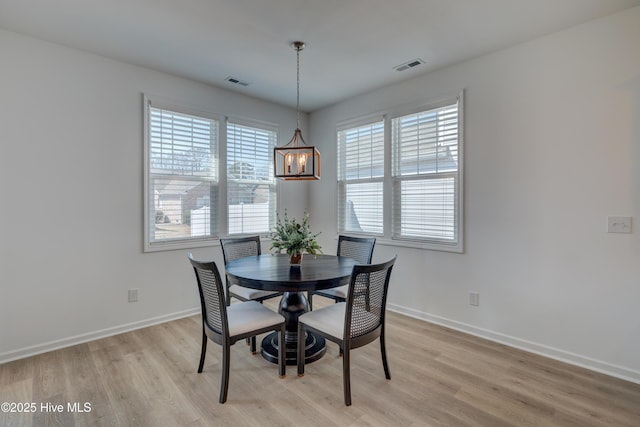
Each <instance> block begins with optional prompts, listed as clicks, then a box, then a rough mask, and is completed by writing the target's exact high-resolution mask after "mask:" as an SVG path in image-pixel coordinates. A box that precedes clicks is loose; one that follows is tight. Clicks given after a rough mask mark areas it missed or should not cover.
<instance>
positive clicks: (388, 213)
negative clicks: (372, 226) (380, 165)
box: [335, 90, 465, 253]
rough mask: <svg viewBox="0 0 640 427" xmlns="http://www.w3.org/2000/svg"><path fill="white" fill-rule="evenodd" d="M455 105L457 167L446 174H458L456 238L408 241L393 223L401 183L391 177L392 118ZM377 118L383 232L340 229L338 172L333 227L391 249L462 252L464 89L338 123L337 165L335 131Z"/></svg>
mask: <svg viewBox="0 0 640 427" xmlns="http://www.w3.org/2000/svg"><path fill="white" fill-rule="evenodd" d="M456 102H457V103H458V135H457V137H458V143H457V149H458V167H457V171H456V172H448V174H449V175H451V174H455V175H457V188H456V192H455V204H456V207H455V217H454V227H455V233H456V239H455V241H452V242H447V241H438V240H430V239H420V238H408V237H402V236H397V235H396V233H395V230H394V227H395V224H397V222H396V220H395V215H396V211H395V208H396V206H395V205H394V203H395V200H397V197H396V196H397V195H396V191H397V189H396V185H397V183H398V182H399V181H400V180H399V179H397V178H398V177H396V176H394V168H393V167H394V165H393V161H394V157H395V154H394V153H395V149H396V147H395V146H394V145H393V142H394V141H393V135H392V132H393V128H392V123H393V120H394V119H395V118H398V117H403V116H406V115H411V114H416V113H420V112H426V111H429V110H432V109H437V108H440V107H443V106H446V105H451V104H454V103H456ZM380 117H382V118H383V121H384V135H385V136H384V138H385V139H384V153H385V156H384V157H385V167H384V170H385V173H384V185H383V192H384V194H383V200H384V206H383V223H384V230H383V233H382V235H378V234H373V233H366V232H353V231H349V230H345V229H344V227H342V224H343V220H342V218H341V212H342V209H343V208H342V207H341V203H342V204H344V203H343V201H342V200H341V199H340V196H341V192H340V190H341V188H340V185H341V184H340V179H339V177H340V175H339V174H340V171H339V170H338V171H337V176H338V182H337V187H336V192H337V203H336V205H337V206H336V218H337V221H336V228H337V232H338V233H348V234H355V235H363V236H372V237H376V238H377V239H378V240H377V241H378V242H379V243H381V244H384V245H390V246H402V247H410V248H417V249H426V250H437V251H444V252H454V253H464V236H465V233H464V90H462V91H460V92H459V93H457V94H456V95H451V96H447V97H443V98H440V99H437V100H433V101H429V102H425V103H420V104H411V105H404V106H400V107H393V108H389V109H387V110H384V111H381V112H378V113H376V114H369V115H366V116H362V117H360V118H356V119H350V120H346V121H343V122H339V123H338V124H337V126H336V134H335V135H336V159H337V162H338V164H341V162H342V161H343V159H341V158H340V156H341V152H340V149H339V146H338V145H339V143H340V142H339V140H338V132H339V131H341V130H344V129H349V128H357V127H359V126H361V125H366V124H367V123H372V122H374V121H376V118H377V119H378V120H379V119H380ZM413 179H416V177H406V180H413Z"/></svg>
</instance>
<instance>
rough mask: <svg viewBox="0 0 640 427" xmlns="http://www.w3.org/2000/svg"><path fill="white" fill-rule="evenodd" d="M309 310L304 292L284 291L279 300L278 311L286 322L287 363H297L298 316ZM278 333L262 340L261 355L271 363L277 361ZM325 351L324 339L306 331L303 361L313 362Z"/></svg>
mask: <svg viewBox="0 0 640 427" xmlns="http://www.w3.org/2000/svg"><path fill="white" fill-rule="evenodd" d="M307 311H309V304H308V302H307V297H306V296H305V293H304V292H285V293H284V294H283V295H282V300H280V306H279V308H278V313H280V314H281V315H282V316H283V317H284V318H285V323H286V329H287V331H286V338H285V340H286V342H285V346H286V360H287V365H296V364H297V363H298V356H297V353H298V317H300V316H301V315H303V314H304V313H306V312H307ZM278 341H279V340H278V333H276V332H273V333H271V334H269V335H267V336H266V337H265V338H264V339H263V340H262V357H264V358H265V359H267V360H268V361H269V362H271V363H278V346H279V345H280V343H279V342H278ZM326 351H327V347H326V342H325V339H324V338H323V337H321V336H319V335H316V334H314V333H309V332H307V333H306V337H305V358H304V360H305V363H311V362H315V361H316V360H318V359H320V358H321V357H322V356H323V355H324V353H325V352H326Z"/></svg>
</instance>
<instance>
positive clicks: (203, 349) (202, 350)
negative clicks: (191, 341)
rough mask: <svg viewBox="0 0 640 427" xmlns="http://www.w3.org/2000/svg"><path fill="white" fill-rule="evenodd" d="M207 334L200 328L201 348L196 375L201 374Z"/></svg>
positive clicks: (205, 352)
mask: <svg viewBox="0 0 640 427" xmlns="http://www.w3.org/2000/svg"><path fill="white" fill-rule="evenodd" d="M207 340H208V338H207V334H206V333H205V332H204V326H203V327H202V348H201V350H200V364H199V365H198V373H201V372H202V368H203V367H204V357H205V355H206V354H207Z"/></svg>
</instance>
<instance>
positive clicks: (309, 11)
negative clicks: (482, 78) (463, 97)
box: [0, 0, 640, 112]
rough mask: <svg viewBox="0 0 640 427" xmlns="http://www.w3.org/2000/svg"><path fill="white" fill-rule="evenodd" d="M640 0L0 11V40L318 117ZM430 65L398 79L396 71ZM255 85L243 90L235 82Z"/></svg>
mask: <svg viewBox="0 0 640 427" xmlns="http://www.w3.org/2000/svg"><path fill="white" fill-rule="evenodd" d="M638 5H640V0H534V1H531V0H446V1H445V0H393V1H389V0H189V1H176V0H108V1H105V0H56V1H51V0H0V28H4V29H6V30H10V31H15V32H18V33H23V34H27V35H31V36H34V37H37V38H41V39H45V40H49V41H52V42H55V43H59V44H63V45H66V46H71V47H74V48H78V49H82V50H85V51H89V52H94V53H97V54H99V55H103V56H106V57H111V58H114V59H117V60H121V61H125V62H129V63H133V64H137V65H141V66H145V67H149V68H153V69H156V70H160V71H163V72H167V73H171V74H174V75H177V76H182V77H185V78H188V79H192V80H196V81H200V82H204V83H207V84H211V85H214V86H217V87H222V88H226V89H229V90H232V91H237V92H240V93H243V94H246V95H249V96H253V97H257V98H261V99H265V100H268V101H272V102H275V103H278V104H282V105H286V106H293V107H295V103H296V54H295V51H294V50H293V49H292V48H291V46H290V43H291V42H292V41H294V40H302V41H304V42H306V44H307V46H306V48H305V49H304V50H303V51H302V52H301V53H300V65H301V67H300V108H301V110H303V111H307V112H310V111H314V110H317V109H319V108H322V107H325V106H328V105H331V104H334V103H336V102H338V101H341V100H343V99H346V98H348V97H351V96H354V95H357V94H360V93H363V92H367V91H370V90H372V89H375V88H378V87H381V86H384V85H387V84H390V83H394V82H398V81H401V80H406V79H409V78H412V77H415V76H416V75H418V74H423V73H426V72H429V71H432V70H435V69H438V68H442V67H445V66H447V65H451V64H454V63H457V62H461V61H464V60H466V59H469V58H473V57H476V56H479V55H482V54H485V53H488V52H492V51H495V50H498V49H501V48H505V47H508V46H512V45H514V44H517V43H521V42H523V41H526V40H530V39H532V38H535V37H539V36H542V35H545V34H549V33H551V32H555V31H558V30H562V29H564V28H568V27H571V26H574V25H577V24H580V23H583V22H586V21H588V20H591V19H594V18H598V17H601V16H605V15H608V14H612V13H615V12H619V11H622V10H624V9H626V8H630V7H633V6H638ZM416 58H420V59H422V60H423V61H424V64H422V65H419V66H417V67H414V68H410V69H409V70H407V71H403V72H398V71H395V70H394V68H393V67H394V66H397V65H400V64H403V63H406V62H408V61H411V60H413V59H416ZM230 76H231V77H234V78H236V79H238V80H241V81H245V82H248V83H249V85H248V86H241V85H237V84H235V85H234V84H232V83H230V82H228V81H225V78H227V77H230Z"/></svg>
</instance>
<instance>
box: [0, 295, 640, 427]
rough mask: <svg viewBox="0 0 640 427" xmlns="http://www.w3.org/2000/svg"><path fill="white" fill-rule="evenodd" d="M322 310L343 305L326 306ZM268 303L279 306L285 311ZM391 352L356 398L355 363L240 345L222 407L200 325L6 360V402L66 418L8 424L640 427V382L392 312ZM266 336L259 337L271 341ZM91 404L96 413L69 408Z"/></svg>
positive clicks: (361, 364)
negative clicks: (298, 360) (345, 365)
mask: <svg viewBox="0 0 640 427" xmlns="http://www.w3.org/2000/svg"><path fill="white" fill-rule="evenodd" d="M314 303H315V305H316V306H317V307H320V306H322V305H323V304H324V305H326V304H328V303H330V302H329V301H328V300H324V299H323V298H320V297H318V298H316V299H314ZM265 305H267V306H268V307H269V308H272V309H277V302H272V301H268V302H267V303H266V304H265ZM387 321H388V325H387V355H388V359H389V364H390V370H391V380H387V379H386V378H385V376H384V370H383V368H382V361H381V355H380V347H379V344H378V343H377V342H376V343H373V344H371V345H368V346H365V347H363V348H360V349H356V350H354V351H353V352H352V355H351V356H352V359H351V360H352V369H351V373H352V378H351V382H352V400H353V405H352V406H350V407H346V406H345V405H344V402H343V391H342V358H341V357H340V355H339V353H338V349H337V347H336V346H335V345H334V344H333V343H329V344H328V345H329V347H328V350H327V353H326V355H325V356H324V357H323V358H322V359H321V360H319V361H317V362H314V363H312V364H308V365H307V366H306V370H305V371H306V372H305V375H304V376H303V377H298V376H297V374H296V369H295V366H287V376H286V377H285V378H284V379H281V378H279V376H278V370H277V366H276V365H275V364H272V363H269V362H267V361H265V360H264V359H263V358H262V357H261V356H260V354H256V355H254V354H251V352H250V351H249V348H248V346H247V345H246V344H245V343H244V342H239V343H236V345H234V346H233V347H232V350H231V373H230V384H229V393H228V400H227V403H225V404H224V405H221V404H219V403H218V395H219V390H220V369H221V364H222V363H221V352H220V347H219V346H218V345H216V344H214V343H212V342H210V343H209V351H208V353H207V358H206V361H205V365H204V371H203V372H202V373H200V374H198V373H197V372H196V370H197V365H198V360H199V356H200V345H201V342H200V340H201V324H200V318H199V316H192V317H189V318H184V319H179V320H175V321H172V322H168V323H164V324H161V325H155V326H151V327H148V328H145V329H140V330H136V331H132V332H128V333H125V334H121V335H116V336H113V337H108V338H104V339H100V340H96V341H93V342H90V343H86V344H80V345H78V346H73V347H69V348H65V349H61V350H57V351H54V352H50V353H47V354H42V355H38V356H34V357H30V358H26V359H23V360H18V361H14V362H10V363H5V364H3V365H0V400H1V401H3V402H5V401H8V402H12V401H23V402H35V403H37V404H38V408H40V406H39V405H40V404H41V403H43V402H52V403H62V404H64V405H65V411H63V412H43V411H38V412H36V413H21V414H18V413H7V412H3V413H0V425H2V426H3V427H4V426H7V427H8V426H27V427H30V426H37V427H41V426H55V425H61V426H65V427H70V426H109V427H112V426H113V427H119V426H121V427H128V426H135V427H146V426H149V427H151V426H153V427H164V426H171V427H173V426H191V427H202V426H233V427H237V426H256V425H260V426H298V425H305V426H311V427H315V426H318V427H326V426H341V427H342V426H394V427H395V426H399V425H402V426H456V427H458V426H491V427H501V426H505V427H506V426H518V427H519V426H527V425H533V426H541V425H545V426H546V425H551V426H580V427H588V426H611V425H615V426H638V425H640V385H638V384H633V383H630V382H626V381H623V380H619V379H616V378H611V377H608V376H606V375H602V374H599V373H597V372H593V371H588V370H585V369H582V368H579V367H576V366H571V365H567V364H564V363H561V362H557V361H554V360H550V359H547V358H544V357H541V356H538V355H533V354H529V353H526V352H524V351H521V350H517V349H513V348H510V347H506V346H504V345H500V344H496V343H493V342H489V341H486V340H483V339H480V338H477V337H473V336H469V335H466V334H463V333H461V332H457V331H452V330H450V329H447V328H444V327H440V326H437V325H433V324H429V323H426V322H423V321H420V320H417V319H413V318H409V317H406V316H402V315H399V314H397V313H388V317H387ZM259 341H260V338H259ZM69 402H70V403H74V402H80V403H83V402H89V403H90V404H91V411H90V412H80V413H79V412H74V411H67V410H66V409H67V408H66V405H67V404H68V403H69Z"/></svg>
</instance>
